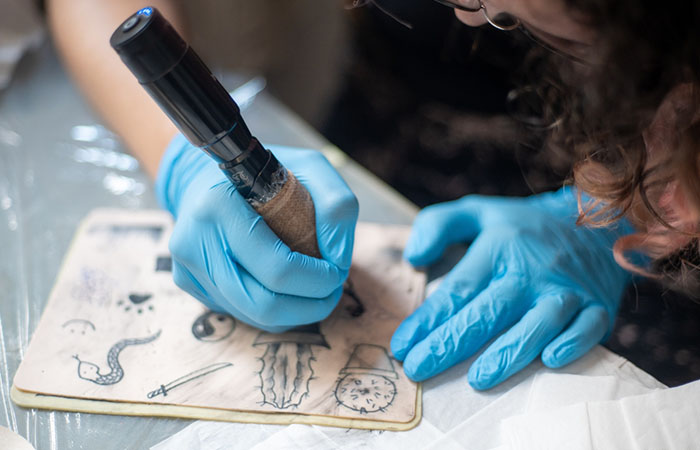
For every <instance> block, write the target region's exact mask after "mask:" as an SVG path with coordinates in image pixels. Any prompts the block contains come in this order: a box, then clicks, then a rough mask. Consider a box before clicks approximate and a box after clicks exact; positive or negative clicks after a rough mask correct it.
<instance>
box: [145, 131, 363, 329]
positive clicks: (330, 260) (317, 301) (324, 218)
mask: <svg viewBox="0 0 700 450" xmlns="http://www.w3.org/2000/svg"><path fill="white" fill-rule="evenodd" d="M269 148H270V150H272V151H273V153H274V154H275V156H276V157H277V159H279V161H280V162H281V163H282V164H283V165H284V166H285V167H287V169H289V170H290V171H291V172H292V173H294V175H295V176H296V177H297V179H298V180H299V181H300V182H301V183H302V184H303V185H304V187H306V189H307V190H308V191H309V193H310V194H311V198H312V199H313V202H314V206H315V210H316V234H317V239H318V247H319V250H320V251H321V255H322V256H323V259H317V258H313V257H310V256H306V255H303V254H301V253H297V252H293V251H291V250H290V249H289V247H287V245H285V244H284V243H283V242H282V241H281V240H280V239H279V238H278V237H277V235H275V233H274V232H273V231H272V230H270V228H269V227H268V226H267V224H266V223H265V222H264V221H263V219H262V218H261V217H260V215H258V213H257V212H256V211H255V210H254V209H253V208H252V207H251V206H250V205H249V204H248V203H247V202H246V201H245V200H244V199H243V197H241V196H240V195H239V194H238V193H237V192H236V188H235V187H234V186H233V185H232V184H231V182H230V181H229V180H228V179H227V178H226V176H225V175H224V174H223V172H221V170H220V169H219V167H218V166H217V164H216V163H215V162H214V161H213V160H212V159H211V158H209V157H208V156H206V155H205V154H204V152H202V150H200V149H198V148H195V147H193V146H192V145H191V144H189V143H188V142H187V140H186V139H185V138H184V137H183V136H182V135H178V136H176V137H175V138H174V139H173V141H172V142H171V143H170V145H169V147H168V149H167V151H166V153H165V156H164V157H163V159H162V161H161V164H160V169H159V172H158V177H157V179H156V194H157V196H158V200H159V202H160V203H161V205H162V206H163V207H164V208H165V209H167V210H168V211H170V212H171V213H172V215H173V217H174V218H175V228H174V230H173V234H172V237H171V239H170V251H171V253H172V258H173V278H174V280H175V283H176V284H177V285H178V286H179V287H180V288H182V289H184V290H185V291H187V292H188V293H190V294H191V295H192V296H194V297H195V298H197V299H198V300H199V301H201V302H202V303H203V304H204V305H205V306H207V307H208V308H209V309H211V310H213V311H217V312H224V313H228V314H231V315H232V316H234V317H236V318H237V319H239V320H242V321H243V322H246V323H248V324H250V325H252V326H255V327H257V328H261V329H264V330H266V331H270V332H281V331H284V330H286V329H289V328H291V327H294V326H297V325H303V324H308V323H313V322H317V321H319V320H322V319H324V318H325V317H327V316H328V315H329V314H330V313H331V311H332V310H333V308H334V307H335V306H336V304H337V303H338V300H339V299H340V296H341V294H342V291H343V282H344V281H345V279H346V277H347V275H348V271H349V269H350V260H351V257H352V247H353V242H354V234H355V223H356V222H357V215H358V205H357V200H356V199H355V196H354V194H353V193H352V191H350V189H349V188H348V186H347V185H346V184H345V182H344V181H343V179H342V178H341V177H340V175H338V173H337V172H336V171H335V169H333V167H332V166H331V165H330V163H329V162H328V161H327V160H326V159H325V158H324V157H323V156H322V155H321V154H320V153H318V152H316V151H312V150H304V149H297V148H290V147H269Z"/></svg>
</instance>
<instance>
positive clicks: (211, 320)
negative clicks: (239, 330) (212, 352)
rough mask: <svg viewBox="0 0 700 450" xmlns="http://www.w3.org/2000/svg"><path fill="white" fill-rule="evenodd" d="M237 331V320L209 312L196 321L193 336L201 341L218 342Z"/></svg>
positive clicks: (193, 326)
mask: <svg viewBox="0 0 700 450" xmlns="http://www.w3.org/2000/svg"><path fill="white" fill-rule="evenodd" d="M234 329H236V319H234V318H233V317H231V316H229V315H227V314H221V313H216V312H214V311H207V312H205V313H204V314H202V315H200V316H199V317H197V319H195V321H194V323H193V324H192V334H193V335H194V337H196V338H197V339H199V340H200V341H205V342H216V341H221V340H223V339H226V338H227V337H229V336H231V333H233V330H234Z"/></svg>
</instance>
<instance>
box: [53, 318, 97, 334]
mask: <svg viewBox="0 0 700 450" xmlns="http://www.w3.org/2000/svg"><path fill="white" fill-rule="evenodd" d="M61 328H63V329H65V330H66V331H67V332H69V333H70V334H80V335H82V336H85V333H86V332H88V331H90V330H92V331H95V324H93V323H92V322H90V321H89V320H86V319H71V320H69V321H67V322H66V323H64V324H63V325H61Z"/></svg>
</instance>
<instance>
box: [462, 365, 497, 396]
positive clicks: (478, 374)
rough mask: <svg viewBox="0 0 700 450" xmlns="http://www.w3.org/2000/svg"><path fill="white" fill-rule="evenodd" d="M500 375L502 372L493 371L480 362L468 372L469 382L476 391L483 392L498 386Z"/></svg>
mask: <svg viewBox="0 0 700 450" xmlns="http://www.w3.org/2000/svg"><path fill="white" fill-rule="evenodd" d="M498 375H500V371H495V372H494V371H493V370H491V368H486V367H484V365H483V364H482V363H480V362H479V361H478V360H477V361H476V362H474V364H472V365H471V367H469V370H468V371H467V382H469V385H470V386H471V387H473V388H474V389H476V390H479V391H483V390H486V389H491V388H492V387H494V386H495V385H497V384H498V381H499V380H498V378H499V377H498Z"/></svg>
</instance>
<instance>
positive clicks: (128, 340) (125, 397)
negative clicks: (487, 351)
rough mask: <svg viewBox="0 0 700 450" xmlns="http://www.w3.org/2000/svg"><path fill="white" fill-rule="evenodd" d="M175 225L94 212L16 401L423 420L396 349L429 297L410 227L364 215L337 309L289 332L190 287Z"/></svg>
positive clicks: (336, 421)
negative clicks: (172, 245) (177, 267)
mask: <svg viewBox="0 0 700 450" xmlns="http://www.w3.org/2000/svg"><path fill="white" fill-rule="evenodd" d="M171 230H172V220H171V219H170V216H169V215H168V214H167V213H165V212H163V211H131V210H130V211H126V210H113V209H111V210H110V209H101V210H96V211H94V212H92V213H91V214H90V215H89V216H88V217H87V218H86V219H85V220H84V221H83V223H82V224H81V227H80V229H79V231H78V233H77V234H76V237H75V238H74V240H73V244H72V246H71V249H70V250H69V252H68V255H67V256H66V258H65V259H64V262H63V266H62V268H61V271H60V273H59V276H58V278H57V281H56V283H55V285H54V288H53V290H52V292H51V295H50V297H49V300H48V303H47V306H46V308H45V310H44V314H43V315H42V318H41V321H40V323H39V325H38V327H37V330H36V331H35V333H34V336H33V337H32V340H31V343H30V345H29V348H28V350H27V353H26V355H25V357H24V360H23V361H22V364H21V365H20V367H19V369H18V371H17V373H16V374H15V378H14V385H13V387H12V399H13V400H14V401H15V403H17V404H19V405H21V406H26V407H32V408H42V409H58V410H66V411H80V412H90V413H101V414H119V415H136V416H163V417H182V418H192V419H208V420H222V421H234V422H254V423H274V424H291V423H306V424H318V425H328V426H337V427H348V428H367V429H385V430H396V431H398V430H407V429H410V428H413V427H414V426H416V425H417V424H418V422H419V421H420V416H421V403H420V386H419V385H417V384H416V383H413V382H412V381H410V380H409V379H408V378H407V377H406V375H405V374H404V372H403V368H402V366H401V363H399V362H398V361H397V360H395V359H394V358H393V357H392V356H391V352H390V350H389V342H390V339H391V335H392V333H393V332H394V330H395V329H396V327H397V326H398V325H399V323H400V322H401V321H402V320H403V319H404V318H405V317H407V316H408V315H409V314H410V313H411V312H412V311H413V310H414V309H415V308H416V307H417V306H418V305H419V304H420V302H421V301H422V299H423V295H424V287H425V276H424V274H423V273H421V272H417V271H415V270H414V269H413V268H412V267H410V265H408V264H407V263H406V262H404V261H403V260H402V259H401V253H402V249H403V246H404V243H405V241H406V239H407V236H408V228H407V227H403V226H387V225H378V224H369V223H360V224H358V226H357V231H356V239H355V248H354V253H353V265H352V268H351V269H350V275H349V277H348V281H347V282H346V284H345V288H344V294H343V296H342V298H341V300H340V302H339V304H338V306H337V307H336V309H335V310H334V311H333V313H332V314H331V315H330V316H329V317H328V318H327V319H326V320H324V321H323V322H321V323H318V324H311V325H306V326H302V327H299V328H296V329H293V330H290V331H288V332H285V333H281V334H272V333H267V332H264V331H261V330H258V329H256V328H253V327H250V326H248V325H246V324H244V323H242V322H241V321H239V320H236V319H234V318H233V317H231V316H229V315H226V314H221V313H217V312H213V311H210V310H208V309H207V308H205V307H204V306H203V305H202V304H201V303H199V302H198V301H197V300H195V299H194V298H192V297H190V296H189V295H188V294H186V293H184V292H183V291H181V290H180V289H179V288H177V287H176V286H175V284H174V283H173V281H172V273H171V270H172V261H171V259H170V255H169V252H168V246H167V243H168V238H169V236H170V233H171ZM309 301H312V300H309Z"/></svg>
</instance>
